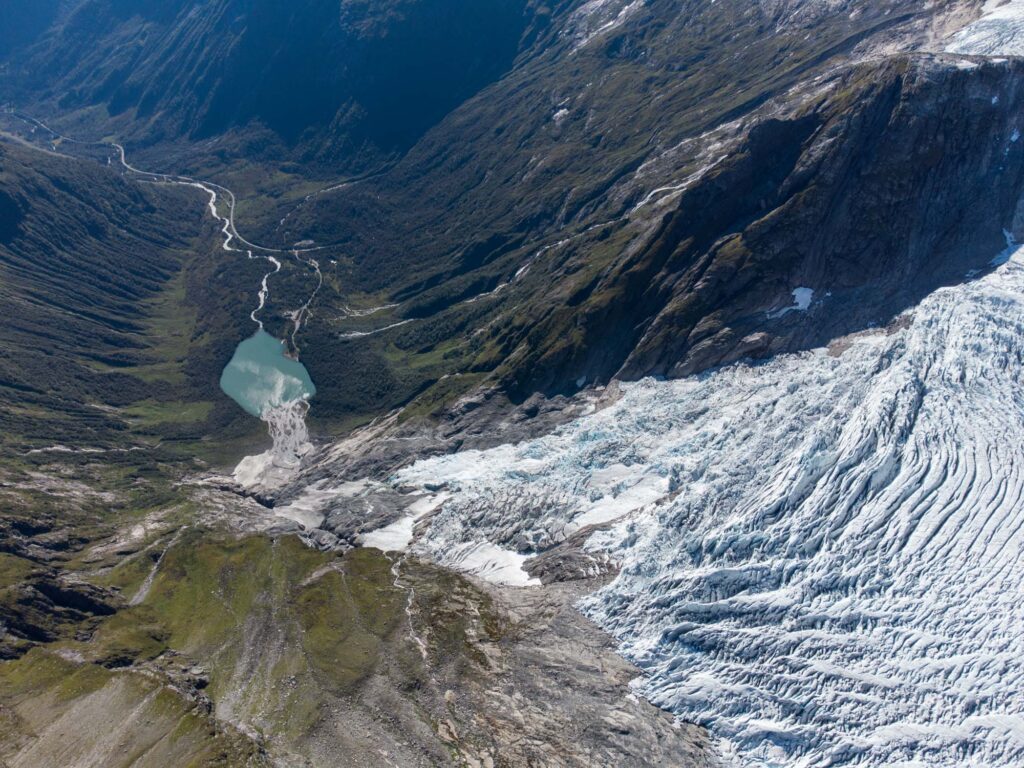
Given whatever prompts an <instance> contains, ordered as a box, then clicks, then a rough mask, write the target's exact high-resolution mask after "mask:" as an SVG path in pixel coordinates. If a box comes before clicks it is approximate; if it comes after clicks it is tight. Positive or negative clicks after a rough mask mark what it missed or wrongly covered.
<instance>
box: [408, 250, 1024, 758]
mask: <svg viewBox="0 0 1024 768" xmlns="http://www.w3.org/2000/svg"><path fill="white" fill-rule="evenodd" d="M1022 257H1024V252H1021V251H1018V252H1017V253H1016V254H1014V256H1013V258H1012V259H1011V260H1010V261H1009V263H1007V264H1005V265H1003V266H1001V267H999V269H998V270H996V271H995V272H993V273H992V274H989V275H987V276H985V277H983V278H981V279H979V280H977V281H975V282H973V283H969V284H966V285H962V286H958V287H953V288H946V289H942V290H940V291H937V292H936V293H934V294H932V295H931V296H930V297H928V298H927V299H926V300H925V301H924V302H922V303H921V304H920V305H919V306H918V307H917V308H916V309H915V310H914V311H913V313H912V314H911V315H910V316H908V317H905V318H903V319H902V320H903V321H902V322H899V323H896V324H895V325H894V326H891V327H890V329H889V330H888V331H883V330H879V331H877V332H871V333H865V334H860V335H858V336H857V337H854V338H850V339H846V340H843V341H842V342H841V343H836V344H834V345H833V346H832V347H831V349H830V350H824V349H821V350H814V351H811V352H807V353H802V354H795V355H786V356H781V357H778V358H776V359H774V360H772V361H769V362H766V363H763V364H760V365H737V366H732V367H729V368H726V369H723V370H720V371H715V372H712V373H709V374H706V375H703V376H700V377H696V378H691V379H687V380H682V381H675V382H657V381H650V380H648V381H644V382H640V383H637V384H632V385H627V386H626V387H625V392H624V395H623V396H622V398H621V399H620V400H618V401H617V402H616V403H615V404H614V405H612V406H610V407H608V408H606V409H605V410H602V411H600V412H597V413H594V414H592V415H590V416H587V417H585V418H583V419H581V420H579V421H578V422H576V423H574V424H571V425H568V426H566V427H564V428H562V429H561V430H559V431H558V432H556V433H554V434H552V435H549V436H547V437H544V438H541V439H538V440H534V441H531V442H527V443H523V444H521V445H518V446H502V447H500V448H497V449H494V450H492V451H486V452H467V453H464V454H458V455H455V456H449V457H442V458H438V459H432V460H429V461H424V462H420V463H419V464H417V465H414V466H413V467H411V468H410V469H408V470H406V471H405V472H403V473H401V474H400V475H399V476H398V477H397V478H396V481H397V482H399V483H403V482H412V483H421V484H422V483H425V482H427V481H428V480H427V478H429V482H431V483H433V484H435V485H436V484H437V483H439V482H441V481H444V480H447V481H448V484H449V490H450V491H451V492H452V496H451V497H450V498H449V500H448V501H447V502H446V503H445V504H444V506H443V507H442V509H441V510H440V511H439V512H438V513H437V514H436V516H435V517H434V518H433V521H432V524H431V527H430V528H429V530H428V531H427V532H426V533H425V534H424V535H423V536H422V537H421V539H420V540H419V541H418V542H417V544H416V545H415V546H416V547H418V548H419V550H420V551H421V552H423V553H426V554H429V555H430V556H432V557H434V558H435V559H437V560H439V561H441V562H445V558H446V557H447V556H448V553H449V552H451V551H453V550H454V549H455V547H456V545H458V544H460V543H463V542H468V541H474V540H488V541H490V542H493V543H496V544H500V545H502V546H504V547H507V548H509V549H510V550H514V551H518V552H536V551H539V550H541V549H544V548H546V547H550V546H551V545H553V544H556V543H558V542H559V541H561V540H564V539H565V537H566V536H568V535H569V534H571V533H573V532H574V531H576V530H579V529H580V528H581V527H586V525H588V524H590V523H603V524H604V526H605V527H602V528H598V529H595V530H596V532H595V533H594V534H593V535H592V536H591V537H590V539H589V541H588V544H587V546H588V547H589V548H591V549H593V550H595V551H600V552H604V553H609V554H610V555H611V556H612V557H613V558H614V559H615V560H616V561H617V562H618V563H619V565H620V566H621V570H620V572H619V574H618V576H617V577H616V578H615V579H614V581H612V582H611V583H610V584H609V585H607V586H606V587H604V588H603V589H601V590H600V591H598V592H596V593H595V594H593V595H591V596H589V597H587V598H585V599H584V600H583V601H582V603H581V608H582V610H583V611H584V613H585V614H586V615H587V616H589V617H590V618H592V619H593V620H594V621H595V622H597V623H598V624H599V625H600V626H602V627H604V628H605V629H606V630H608V631H609V632H611V633H612V634H613V635H614V636H615V638H616V639H617V640H618V642H619V643H620V649H621V651H622V652H623V653H624V654H625V655H626V656H627V657H628V658H630V659H631V660H633V661H634V662H635V663H636V664H637V665H639V666H640V667H641V669H642V670H643V671H644V673H645V675H644V677H642V678H641V679H639V680H638V681H637V682H636V688H637V690H638V692H639V693H641V694H643V695H644V696H646V697H647V698H649V699H650V700H651V701H653V702H654V703H656V704H658V705H660V706H663V707H666V708H668V709H669V710H671V711H672V712H674V713H676V714H677V715H678V716H679V717H680V718H681V719H683V720H687V721H692V722H697V723H700V724H703V725H705V726H707V727H708V728H709V730H710V732H711V733H712V735H713V736H714V737H716V739H717V741H718V743H719V745H720V748H721V751H722V754H723V756H724V758H725V761H724V762H725V763H726V764H727V765H732V766H758V767H759V768H761V767H764V766H786V768H793V767H794V766H796V767H798V768H799V767H810V766H878V767H881V766H885V767H886V768H891V767H892V766H903V767H904V768H910V767H911V766H920V767H923V766H928V768H954V767H955V768H963V767H964V766H978V767H979V768H980V767H981V766H984V767H985V768H998V767H1001V766H1006V767H1009V766H1020V765H1024V696H1022V693H1021V692H1022V691H1024V562H1022V556H1021V555H1022V548H1024V500H1022V495H1024V445H1022V441H1021V435H1022V434H1024V384H1022V382H1024V265H1022V263H1021V261H1022ZM658 489H660V490H658ZM493 499H499V500H502V503H501V504H490V505H488V504H487V503H486V502H487V501H488V500H493ZM520 507H521V508H522V509H523V510H526V511H527V512H528V514H524V515H519V514H518V512H517V510H519V509H520ZM484 510H489V511H486V512H485V511H484ZM616 518H617V519H616Z"/></svg>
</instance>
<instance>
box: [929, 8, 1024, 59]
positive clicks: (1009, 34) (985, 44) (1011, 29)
mask: <svg viewBox="0 0 1024 768" xmlns="http://www.w3.org/2000/svg"><path fill="white" fill-rule="evenodd" d="M946 50H947V51H948V52H949V53H960V54H970V55H975V56H1024V0H987V2H986V3H985V6H984V8H983V9H982V16H981V18H980V19H978V20H977V21H975V22H974V23H973V24H969V25H968V26H966V27H964V28H963V29H962V30H960V31H959V32H957V33H956V34H955V35H954V36H953V38H952V40H951V41H950V43H949V45H948V46H947V47H946Z"/></svg>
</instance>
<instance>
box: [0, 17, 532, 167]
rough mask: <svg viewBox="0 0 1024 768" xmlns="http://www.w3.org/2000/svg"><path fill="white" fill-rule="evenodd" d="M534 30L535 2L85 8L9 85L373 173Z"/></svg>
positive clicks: (38, 41)
mask: <svg viewBox="0 0 1024 768" xmlns="http://www.w3.org/2000/svg"><path fill="white" fill-rule="evenodd" d="M26 13H27V12H22V15H25V14H26ZM44 14H45V11H44V9H42V8H40V9H39V10H37V11H35V12H34V16H33V18H32V19H30V20H27V21H26V22H25V23H24V24H23V25H22V26H23V28H24V31H23V32H22V34H21V35H20V37H22V38H26V37H28V36H29V32H30V30H32V28H33V27H36V26H38V24H39V21H40V19H41V18H43V17H44ZM48 15H52V14H48ZM529 23H530V13H529V9H528V6H527V3H526V0H485V1H484V2H479V1H477V2H452V1H451V0H444V1H439V0H429V1H426V2H425V1H422V0H421V1H419V2H414V1H412V0H399V1H389V2H344V3H339V2H337V0H314V1H313V2H304V3H298V4H295V3H292V4H288V3H280V2H274V1H273V0H258V1H257V2H247V1H243V0H218V2H214V3H203V4H199V5H197V4H196V3H193V2H189V1H186V0H144V2H123V1H121V0H75V1H74V2H70V3H67V4H65V7H64V9H63V11H62V13H61V18H60V20H59V23H57V24H55V25H53V26H52V27H51V28H50V29H49V30H48V31H47V32H46V33H43V34H38V33H37V34H35V35H32V37H33V38H34V40H33V43H32V44H31V45H30V46H28V47H27V48H23V49H22V50H21V51H20V52H19V55H18V56H17V57H15V58H14V59H13V60H12V62H11V64H10V66H9V68H8V70H7V73H6V77H5V78H4V79H3V83H2V86H0V88H2V90H3V91H4V93H5V94H6V95H7V97H8V98H11V99H14V100H16V101H18V102H19V103H24V102H26V101H31V102H32V103H34V104H39V103H48V104H50V105H51V106H52V107H54V108H58V109H59V110H61V111H62V112H70V111H73V110H77V109H82V108H87V107H94V106H98V107H101V108H102V109H103V110H104V111H105V113H106V114H107V115H109V117H110V118H112V119H113V120H114V121H115V122H116V123H117V124H119V125H120V126H122V127H123V128H124V129H125V133H126V136H125V138H129V139H132V140H134V141H135V142H136V143H139V142H141V143H144V144H148V143H152V142H154V141H164V142H167V141H176V140H179V139H189V140H201V139H204V138H210V137H213V136H219V135H221V134H224V133H225V132H229V133H235V134H238V136H237V137H236V138H235V139H231V140H229V141H228V142H226V144H231V143H232V142H234V141H238V142H240V143H239V144H237V145H235V147H236V151H235V154H236V155H242V156H244V157H246V159H250V160H251V159H253V156H254V155H256V156H258V155H259V154H261V153H262V154H263V155H264V156H265V157H267V158H275V159H276V160H277V161H280V160H281V159H282V156H288V155H292V156H293V157H295V158H296V159H302V160H303V161H306V162H320V163H326V164H329V165H331V166H333V167H345V168H348V169H360V168H367V167H372V166H373V165H374V164H375V163H376V162H378V161H379V160H381V159H383V158H386V157H388V156H389V155H391V154H393V153H394V152H397V151H402V150H405V149H407V148H408V147H409V146H410V145H411V144H412V143H414V142H415V141H416V140H417V139H418V138H419V136H421V135H422V133H423V132H424V131H425V130H426V129H427V128H429V127H430V126H431V125H433V124H434V123H436V122H437V121H438V120H439V119H440V118H441V117H442V116H443V115H444V114H445V113H446V112H447V111H449V110H450V109H451V108H453V107H454V106H456V105H457V104H458V103H460V102H461V101H463V100H464V99H466V98H467V97H469V96H471V95H472V94H473V93H475V92H476V91H477V90H479V89H480V88H481V87H482V86H483V85H486V84H487V83H489V82H491V81H493V80H494V79H496V78H497V77H499V76H500V75H501V74H503V73H504V72H505V71H506V70H507V69H508V67H509V66H510V65H511V62H512V60H513V58H514V57H515V55H516V53H517V52H518V49H519V48H518V47H519V40H520V37H521V36H522V35H523V34H524V32H525V31H526V28H527V25H528V24H529ZM15 24H16V25H17V19H16V20H15ZM12 47H14V46H13V45H9V46H8V48H12ZM0 53H2V51H0ZM247 137H248V138H247ZM268 150H272V151H268ZM226 151H227V152H229V153H230V152H231V150H230V149H226Z"/></svg>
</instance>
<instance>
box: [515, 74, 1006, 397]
mask: <svg viewBox="0 0 1024 768" xmlns="http://www.w3.org/2000/svg"><path fill="white" fill-rule="evenodd" d="M1022 72H1024V70H1022V69H1021V67H1020V65H1018V64H1014V63H1006V62H1004V63H998V64H991V63H984V64H980V63H979V64H975V63H971V64H968V65H967V66H966V67H963V66H959V65H958V64H956V63H954V62H950V61H948V60H943V59H941V58H932V57H929V56H923V57H913V58H908V59H896V60H892V61H889V62H886V63H885V64H883V65H881V66H877V65H865V66H863V67H856V68H854V69H852V70H851V71H849V72H846V73H843V74H842V75H840V76H839V77H837V78H836V79H835V80H834V81H833V82H831V83H829V84H828V85H827V86H826V87H824V88H822V89H821V90H820V91H817V92H815V90H814V89H811V90H810V91H809V92H805V93H800V92H799V91H798V92H796V93H794V94H792V95H791V96H790V97H788V98H790V99H792V101H790V104H792V103H793V102H796V103H797V104H798V106H796V108H795V109H794V108H792V107H787V108H785V111H783V112H778V111H769V112H767V113H766V114H765V115H764V116H763V117H762V118H760V119H755V120H753V121H752V123H753V125H752V127H751V128H750V129H749V130H748V131H747V132H746V133H745V135H744V136H743V138H742V139H740V141H739V142H738V143H737V144H735V145H734V146H733V147H731V148H730V150H729V151H728V154H727V156H725V157H723V158H722V159H720V160H718V161H715V162H714V163H713V165H712V167H710V168H708V169H707V170H706V171H704V172H703V175H702V177H701V178H700V179H699V180H698V181H695V182H693V183H691V184H689V185H688V186H687V187H686V188H685V189H681V190H679V191H674V192H672V191H668V192H663V193H661V194H662V198H661V200H658V199H652V200H650V201H649V202H647V203H646V204H645V205H641V206H640V207H639V208H638V209H637V210H636V212H635V213H634V214H633V216H631V224H639V223H640V222H643V223H645V224H646V221H645V219H647V220H651V219H652V218H653V224H651V225H650V228H649V229H648V230H646V231H642V232H641V234H639V235H638V236H637V238H636V239H635V240H633V241H632V242H630V243H629V244H628V245H627V246H626V247H625V248H624V249H623V254H622V256H621V257H619V258H618V259H615V260H614V261H613V262H612V263H611V264H609V266H608V267H606V268H605V269H604V270H603V271H602V272H601V273H600V274H599V275H598V276H596V277H595V279H594V280H593V281H592V282H591V283H590V284H588V285H586V286H584V287H582V288H581V289H580V290H579V291H578V292H577V293H576V294H574V295H573V296H572V301H573V302H574V303H575V304H576V306H577V307H578V310H577V312H576V314H575V317H574V321H575V327H576V337H577V338H576V340H574V343H573V344H571V345H569V346H567V347H566V348H563V349H560V350H558V353H557V354H549V355H543V354H542V355H536V354H534V355H531V356H530V357H529V358H527V359H528V361H529V362H528V363H527V364H526V365H525V366H524V367H525V368H526V369H527V370H528V371H529V373H528V374H526V376H527V377H529V376H530V375H533V376H538V377H539V380H537V381H536V382H530V383H531V384H532V385H534V386H536V385H537V384H540V385H541V386H544V385H547V384H549V383H555V384H557V383H558V382H565V381H571V380H573V379H574V378H577V377H580V376H582V377H584V378H585V379H586V380H594V379H599V380H600V379H607V378H609V377H611V376H613V375H616V374H617V375H619V376H624V377H627V378H633V377H639V376H644V375H648V374H652V373H653V374H660V375H667V376H681V375H687V374H689V373H693V372H696V371H700V370H703V369H706V368H708V367H711V366H715V365H719V364H722V363H726V362H731V361H733V360H736V359H739V358H740V357H744V356H755V357H762V356H766V355H769V354H773V353H777V352H779V351H783V350H792V349H796V348H802V347H807V346H814V345H820V344H823V343H825V342H827V341H828V340H829V339H831V338H835V337H836V336H839V335H843V334H845V333H849V332H851V331H853V330H857V329H860V328H864V327H869V326H872V325H879V324H885V323H886V322H888V320H889V319H890V318H892V317H893V316H894V315H895V314H896V313H898V312H899V311H901V310H902V309H904V308H906V307H907V306H910V305H912V304H914V303H916V302H917V301H918V300H919V299H920V298H922V297H923V296H924V295H926V294H927V293H929V292H931V291H932V290H934V289H935V288H937V287H939V286H940V285H944V284H950V283H955V282H959V281H962V280H964V279H965V278H966V277H967V275H968V273H974V274H976V273H978V272H980V271H981V270H984V269H985V268H986V267H987V266H988V264H989V262H990V261H991V260H992V259H993V258H994V257H995V256H997V255H998V254H999V253H1000V252H1001V251H1003V250H1004V249H1005V248H1006V247H1007V237H1013V233H1014V232H1015V230H1016V228H1017V227H1019V222H1020V217H1019V214H1018V205H1019V201H1020V199H1021V193H1022V191H1024V175H1022V163H1021V150H1022V145H1021V143H1020V141H1019V139H1020V137H1021V132H1020V130H1021V125H1022V124H1024V123H1022V120H1024V113H1022V107H1024V102H1022V98H1021V87H1020V83H1021V75H1022ZM584 247H585V246H584ZM794 292H795V294H796V295H795V296H794Z"/></svg>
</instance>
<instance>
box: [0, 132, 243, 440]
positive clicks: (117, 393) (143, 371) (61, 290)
mask: <svg viewBox="0 0 1024 768" xmlns="http://www.w3.org/2000/svg"><path fill="white" fill-rule="evenodd" d="M203 203H204V200H203V198H202V196H201V194H200V193H198V192H197V191H195V190H186V189H183V188H173V187H162V186H155V185H152V184H141V183H137V182H133V181H129V180H127V179H125V178H124V177H122V176H120V175H119V174H118V173H117V172H115V171H114V170H112V169H109V168H106V167H103V166H101V165H99V164H98V163H96V162H95V161H92V160H78V159H72V158H68V157H63V156H58V155H56V154H52V153H47V152H43V151H40V150H37V149H32V148H28V147H24V146H21V145H18V144H16V143H12V142H4V143H0V297H2V301H3V308H4V317H5V319H4V321H3V323H0V347H2V349H0V403H2V406H3V409H4V412H5V420H4V434H3V436H2V438H0V439H2V440H3V442H4V443H8V444H13V445H20V446H27V447H33V446H34V447H46V446H51V445H53V444H55V443H56V444H61V443H63V444H66V445H68V446H71V447H75V448H90V447H91V448H97V447H108V446H112V445H120V444H122V443H123V442H125V441H126V440H129V439H137V436H136V437H135V438H131V435H130V434H129V431H130V430H134V431H136V432H139V433H142V434H149V435H152V436H156V437H163V438H172V437H177V438H197V437H199V436H201V435H202V434H205V433H206V432H207V430H209V429H211V428H212V424H213V423H214V422H218V423H220V424H221V425H223V424H226V423H227V422H228V421H230V420H231V419H232V418H233V416H234V414H233V411H232V410H231V409H230V408H229V407H228V403H226V402H223V401H222V399H221V398H219V397H217V390H216V381H217V378H216V377H217V373H218V372H219V367H218V366H219V365H221V364H222V361H223V360H226V359H227V358H228V357H230V350H231V348H232V345H233V344H234V343H235V342H236V341H237V339H238V338H241V337H242V334H244V333H245V332H247V331H246V329H245V328H244V327H242V323H243V321H244V320H246V319H247V318H246V317H245V312H244V311H243V310H242V307H243V304H242V302H244V301H246V300H247V297H245V296H243V295H240V293H239V290H238V283H236V280H240V279H242V276H248V277H249V279H250V280H251V284H252V285H256V284H257V283H258V280H259V277H258V271H259V270H258V267H255V266H250V265H249V263H248V262H247V261H245V260H242V261H241V262H239V263H229V262H228V261H227V260H225V259H223V258H222V257H221V256H220V254H219V244H218V243H217V241H216V239H215V238H214V236H213V232H212V227H211V226H209V223H208V220H206V219H204V216H205V208H204V205H203ZM250 272H252V273H253V274H251V275H249V273H250ZM215 406H217V407H216V408H215ZM208 417H212V418H213V421H211V422H210V423H209V424H207V420H208Z"/></svg>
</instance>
